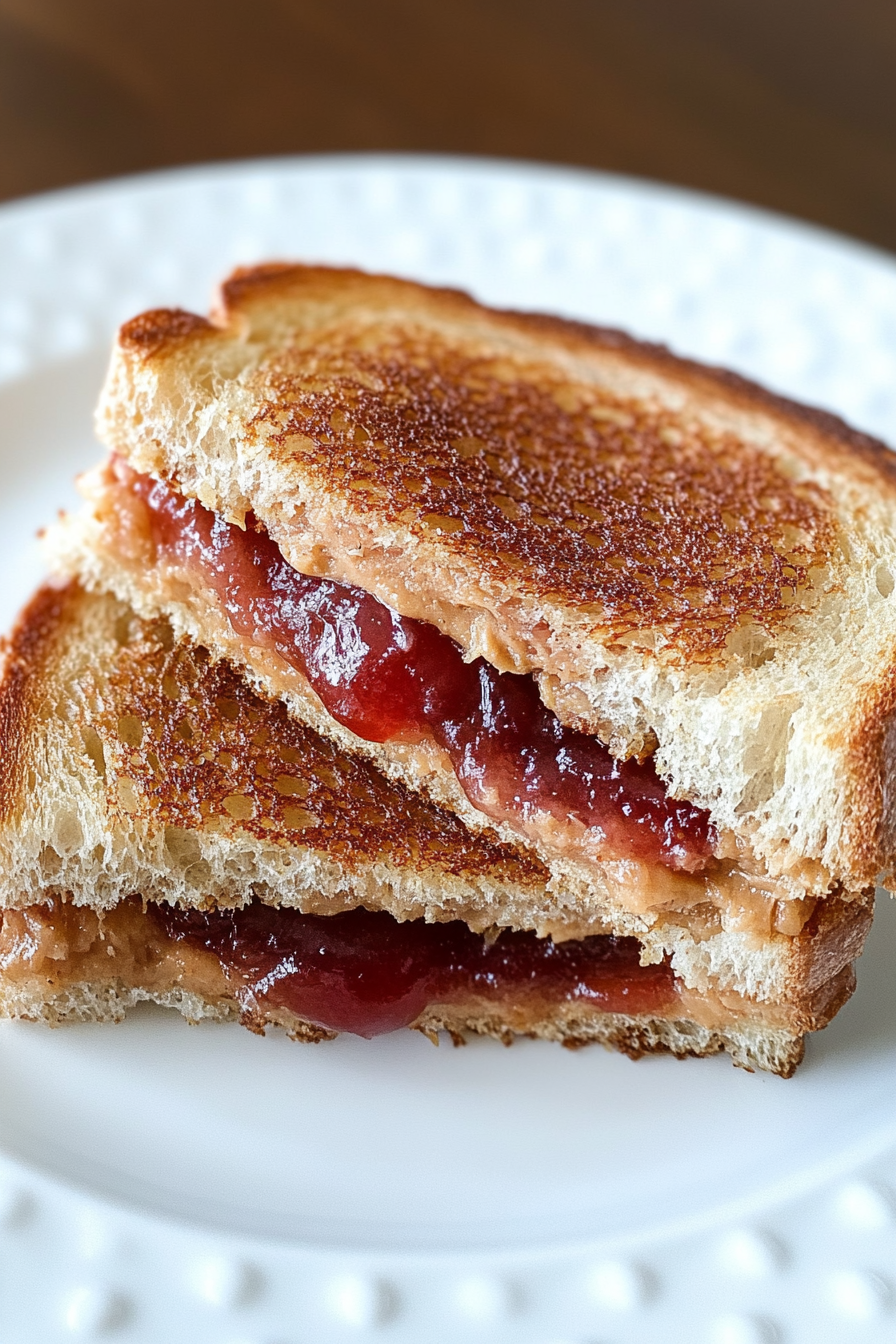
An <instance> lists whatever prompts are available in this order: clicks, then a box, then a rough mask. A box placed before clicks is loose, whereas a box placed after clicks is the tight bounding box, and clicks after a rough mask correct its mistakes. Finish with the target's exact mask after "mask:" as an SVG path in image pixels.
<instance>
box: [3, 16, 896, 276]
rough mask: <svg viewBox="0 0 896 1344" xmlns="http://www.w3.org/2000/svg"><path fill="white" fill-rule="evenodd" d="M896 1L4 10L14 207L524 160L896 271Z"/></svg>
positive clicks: (6, 167)
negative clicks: (609, 174) (300, 161)
mask: <svg viewBox="0 0 896 1344" xmlns="http://www.w3.org/2000/svg"><path fill="white" fill-rule="evenodd" d="M894 70H896V0H549V3H547V2H546V0H366V2H365V0H152V3H151V4H138V3H134V2H133V0H130V2H129V0H0V196H2V197H10V196H16V195H20V194H22V193H25V192H32V191H41V190H44V189H46V188H49V187H56V186H62V185H66V184H68V183H72V182H78V181H83V180H85V179H90V178H97V177H105V176H107V175H110V174H115V173H125V172H132V171H136V170H140V169H144V168H154V167H159V166H162V165H167V164H180V163H189V162H197V161H202V160H209V159H222V158H233V157H242V156H247V155H256V154H285V153H303V152H308V151H318V150H344V149H407V150H436V151H449V152H460V153H473V154H494V155H511V156H520V157H526V158H534V159H543V160H554V161H560V162H566V163H575V164H585V165H593V166H596V167H602V168H612V169H616V170H621V171H623V172H631V173H638V174H643V175H646V176H648V177H657V178H664V179H666V180H669V181H675V182H681V183H685V184H688V185H691V186H696V187H702V188H706V189H708V190H710V191H717V192H722V193H725V194H728V195H732V196H739V197H741V198H744V199H747V200H751V201H754V202H757V203H760V204H762V205H767V206H771V207H773V208H775V209H779V210H785V211H789V212H791V213H794V214H797V215H802V216H804V217H805V218H808V219H813V220H816V221H818V222H820V223H823V224H827V225H831V226H833V227H834V228H838V229H843V230H845V231H847V232H849V233H853V234H856V235H858V236H860V237H862V238H866V239H868V240H870V241H873V242H876V243H880V244H882V245H883V246H885V247H890V248H892V249H894V250H896V93H894V86H896V77H894Z"/></svg>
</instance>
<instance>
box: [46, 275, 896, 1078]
mask: <svg viewBox="0 0 896 1344" xmlns="http://www.w3.org/2000/svg"><path fill="white" fill-rule="evenodd" d="M98 427H99V432H100V436H101V438H102V439H103V440H104V441H105V443H106V445H107V446H108V448H109V449H110V452H111V455H110V457H109V459H108V460H107V461H106V462H104V463H103V464H102V465H101V466H100V467H99V468H97V469H96V470H95V471H93V472H92V473H90V474H88V476H86V477H85V478H83V480H82V489H83V492H84V494H85V496H86V501H87V504H86V508H85V510H84V511H83V512H82V513H80V514H77V515H73V516H69V517H63V518H61V519H60V521H59V522H58V523H57V524H56V525H55V526H54V527H53V528H52V529H50V532H49V534H48V547H49V550H50V553H51V556H52V559H53V564H54V567H55V568H56V570H57V572H58V573H59V574H60V575H61V576H63V577H66V578H69V579H73V580H77V582H78V583H79V584H80V585H81V587H82V588H83V589H86V590H88V591H90V592H92V593H97V594H112V595H113V596H114V597H115V598H116V600H118V601H119V602H122V603H125V604H127V606H128V608H129V609H131V610H133V611H134V612H135V613H136V614H137V616H138V617H139V618H140V619H142V620H144V621H150V622H152V621H157V620H164V621H166V622H167V623H168V626H169V627H170V629H171V631H172V637H173V638H174V639H175V640H176V641H183V640H186V641H187V642H188V644H189V646H190V647H195V648H197V649H205V650H207V651H208V653H209V655H210V657H211V659H212V663H213V664H214V665H215V666H217V665H219V664H220V665H222V666H223V665H226V666H229V667H231V668H232V669H234V672H235V674H238V675H240V676H241V677H243V678H244V679H245V680H246V682H247V684H248V685H249V686H251V688H252V689H253V691H254V692H255V693H256V694H258V695H260V696H261V697H263V698H264V699H265V701H266V702H270V703H275V702H276V703H279V704H281V705H282V706H283V709H284V712H285V714H286V715H287V718H288V719H289V721H290V722H295V723H299V724H301V725H303V726H304V727H305V728H307V729H310V730H313V731H314V732H315V733H317V734H319V735H320V736H321V737H322V738H325V739H327V740H328V741H329V742H330V743H331V744H332V747H333V748H334V749H337V750H338V751H340V752H341V753H343V755H344V756H345V757H346V758H352V759H355V760H361V759H363V760H365V761H366V762H368V763H369V764H370V765H372V766H374V767H375V768H376V769H377V770H378V771H380V772H381V773H382V775H383V776H384V777H386V778H387V779H388V780H389V781H391V783H393V784H394V785H396V786H399V785H400V786H401V787H402V788H404V789H405V790H407V791H409V792H410V793H413V794H415V795H417V796H418V797H420V798H421V799H426V800H427V801H428V802H429V803H430V804H432V805H434V806H435V807H437V808H439V809H441V810H443V811H447V812H450V813H452V814H453V815H454V816H455V817H456V818H457V820H458V821H459V822H460V823H461V824H462V826H463V828H464V830H465V831H466V832H467V833H468V834H469V835H473V836H487V837H494V838H496V839H497V841H499V842H500V843H502V844H503V845H504V846H506V847H508V848H509V849H512V850H513V851H514V852H516V853H517V854H520V855H524V856H526V857H527V858H528V859H529V860H530V861H532V862H537V863H538V864H539V865H540V867H541V870H542V871H543V874H544V880H543V881H541V882H539V883H536V884H534V885H532V886H530V887H529V888H528V889H527V891H526V892H525V893H522V892H518V893H517V894H516V896H514V898H513V899H510V898H509V896H508V895H507V893H505V892H504V891H503V890H502V889H501V888H500V886H499V885H496V886H495V888H494V890H493V891H491V892H490V894H489V899H488V902H487V904H488V921H487V923H488V926H489V927H492V928H495V929H500V930H506V931H507V932H508V934H510V933H521V934H526V933H532V934H534V935H535V936H537V937H538V938H540V939H550V942H551V944H552V945H553V946H563V945H564V944H565V943H567V942H576V941H581V940H582V939H587V938H589V937H591V936H609V937H615V938H618V939H634V940H636V941H637V944H638V946H639V949H640V950H639V961H640V962H641V963H643V964H644V965H654V966H660V965H668V966H669V967H670V968H671V972H672V974H673V976H674V977H675V978H676V981H677V982H678V983H679V984H681V985H682V986H684V987H685V988H686V989H687V990H688V991H689V992H693V993H696V994H698V995H709V996H713V997H714V998H716V999H718V998H719V997H720V996H721V997H722V998H725V999H726V1000H729V1001H730V1002H732V1003H734V1002H737V1003H739V1004H740V1003H750V1004H754V1005H765V1006H766V1007H767V1008H768V1009H769V1010H770V1011H771V1010H772V1009H773V1008H775V1009H783V1008H784V1007H785V1006H787V1007H788V1009H789V1008H792V1007H793V1006H794V1005H797V1004H799V1005H800V1007H799V1010H798V1012H799V1013H801V1014H802V1017H801V1018H800V1021H802V1022H803V1023H806V1022H809V1021H810V1020H811V1021H813V1022H816V1021H818V1022H820V1020H821V1017H823V1016H824V1014H825V1013H826V1012H827V1011H828V1009H827V1008H825V1009H824V1011H823V1012H821V1013H820V1015H819V1014H817V1013H816V1007H817V1003H818V999H817V996H818V994H819V993H820V992H821V990H822V987H826V988H827V990H828V991H830V999H829V1002H830V1003H834V1002H835V1001H837V1002H841V1001H842V997H843V994H842V985H843V984H845V983H846V980H847V978H848V977H849V976H851V974H852V971H851V969H850V968H851V965H852V962H853V961H854V959H855V957H856V956H857V954H858V952H859V951H860V949H861V943H862V939H863V937H864V933H865V932H866V931H867V927H868V922H869V919H870V900H871V894H872V891H873V886H874V883H875V881H877V880H883V881H887V880H888V878H889V875H890V874H891V873H892V870H893V866H894V865H893V850H894V843H896V842H894V836H896V827H894V823H893V820H892V816H891V815H890V813H891V810H892V809H891V806H890V804H889V799H890V797H891V794H892V786H891V780H890V767H889V760H890V757H891V755H892V751H891V748H890V747H889V746H888V743H889V741H890V737H891V735H892V734H891V733H890V731H889V728H888V724H889V722H890V717H891V714H892V707H893V700H894V696H896V691H894V683H893V677H892V671H891V669H892V667H893V666H894V657H893V655H894V645H896V616H894V611H896V606H894V602H893V601H891V597H892V594H893V590H894V586H896V578H894V576H896V542H894V539H893V538H894V535H896V534H894V529H893V521H894V499H896V464H894V461H893V459H892V458H891V456H890V454H889V452H888V450H887V449H886V448H885V447H884V446H883V445H881V444H879V443H876V442H875V441H873V440H871V439H869V438H867V437H866V436H864V435H861V434H858V433H856V432H854V431H852V430H850V429H849V428H848V427H847V426H845V425H843V424H842V423H841V422H840V421H838V420H836V419H835V418H833V417H831V416H827V415H825V414H823V413H820V412H814V411H809V410H807V409H805V408H802V407H799V406H796V405H794V404H792V403H790V402H787V401H784V400H783V399H781V398H777V397H774V396H772V395H771V394H768V393H766V392H764V391H762V390H761V389H759V388H757V387H754V386H753V385H751V384H748V383H746V382H745V381H743V380H741V379H739V378H737V377H735V376H733V375H730V374H726V373H723V372H720V371H717V370H712V369H707V368H705V367H703V366H700V365H696V364H693V363H691V362H688V361H685V360H680V359H676V358H675V357H673V356H672V355H670V354H669V353H668V352H667V351H665V350H662V349H660V348H657V347H652V346H646V345H644V344H642V343H639V342H637V341H634V340H632V339H631V338H629V337H626V336H624V335H622V334H621V333H619V332H615V331H607V330H602V329H597V328H591V327H585V326H583V325H581V324H577V323H572V322H566V321H563V320H560V319H556V318H548V317H541V316H532V315H525V314H518V313H503V312H497V311H494V310H490V309H487V308H484V307H482V306H481V305H479V304H477V303H475V302H474V301H473V300H472V299H470V298H468V297H467V296H465V295H462V294H458V293H455V292H453V291H445V290H433V289H429V288H426V287H424V286H420V285H416V284H413V283H410V282H407V281H400V280H395V279H390V278H388V277H378V276H369V275H364V274H361V273H359V272H356V271H348V270H334V269H329V268H322V267H303V266H280V265H273V266H266V267H260V268H255V269H253V270H248V271H238V272H236V273H235V274H234V275H233V276H232V277H231V279H230V280H229V281H227V282H226V283H225V284H224V286H223V287H222V290H221V296H220V300H219V304H218V307H217V309H216V310H215V312H214V313H213V315H212V317H211V318H210V319H206V318H202V317H199V316H196V315H194V314H190V313H185V312H182V311H178V310H157V311H153V312H150V313H146V314H143V315H142V316H140V317H138V318H135V319H134V320H133V321H131V322H129V323H127V324H125V326H124V327H123V328H122V330H121V332H120V334H119V337H118V341H117V343H116V347H115V350H114V352H113V358H112V364H111V367H110V371H109V375H108V378H107V382H106V386H105V390H104V392H103V396H102V399H101V403H100V407H99V412H98ZM202 871H203V870H201V869H200V872H202ZM204 883H205V879H204V877H203V878H197V886H196V889H195V899H196V900H197V901H198V902H199V903H201V901H202V899H204V893H203V885H204ZM178 899H179V900H181V902H182V903H183V902H184V901H187V903H189V901H188V900H187V897H186V895H185V894H182V895H181V896H180V897H179V898H178ZM361 903H362V904H366V903H367V902H366V901H365V900H362V901H361ZM391 912H392V914H393V915H394V916H395V917H396V918H398V919H399V920H410V919H414V918H416V917H417V914H418V907H415V906H414V905H413V903H409V904H407V905H403V904H402V903H401V902H400V901H399V902H397V903H396V904H394V905H393V906H392V907H391ZM464 918H466V916H464ZM470 927H473V925H470ZM502 936H503V935H502ZM835 985H839V986H841V988H838V989H837V990H836V991H835V990H834V986H835ZM813 1004H814V1005H816V1007H812V1006H811V1005H813ZM813 1014H816V1015H815V1016H813ZM803 1029H810V1028H803ZM803 1029H801V1030H800V1031H794V1032H793V1036H794V1039H795V1038H796V1036H801V1035H802V1030H803ZM799 1048H800V1047H798V1046H794V1048H793V1051H792V1052H791V1055H790V1060H791V1063H790V1064H784V1063H782V1060H781V1059H779V1060H778V1062H777V1064H776V1065H774V1067H779V1069H780V1071H782V1072H786V1071H788V1070H789V1068H790V1067H792V1062H793V1061H794V1060H795V1059H796V1058H797V1054H798V1050H799Z"/></svg>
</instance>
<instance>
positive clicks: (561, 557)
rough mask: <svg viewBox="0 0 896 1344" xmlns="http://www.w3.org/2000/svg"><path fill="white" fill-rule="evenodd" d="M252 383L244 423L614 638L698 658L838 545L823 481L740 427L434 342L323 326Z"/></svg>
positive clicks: (778, 603) (310, 469) (783, 612)
mask: <svg viewBox="0 0 896 1344" xmlns="http://www.w3.org/2000/svg"><path fill="white" fill-rule="evenodd" d="M368 341H369V342H370V344H371V345H374V344H375V346H376V351H375V353H373V352H372V351H371V350H370V349H365V345H366V344H367V342H368ZM258 394H259V398H260V400H261V405H260V406H259V410H258V412H257V416H256V419H255V423H256V424H257V425H259V426H264V428H265V429H266V430H268V431H269V433H268V435H267V440H268V442H269V443H272V444H274V445H276V447H275V449H274V451H275V453H276V454H278V455H282V456H286V457H292V458H294V459H296V460H298V461H301V464H302V469H303V471H304V472H305V473H306V474H307V476H308V478H309V479H313V480H314V481H315V483H316V484H317V485H318V486H319V487H320V488H321V489H323V490H330V489H334V488H335V489H337V490H338V491H340V492H341V491H343V490H350V491H351V492H352V497H353V501H354V504H355V507H356V508H358V509H360V510H366V511H368V512H369V513H370V514H372V515H374V516H377V517H381V518H382V519H383V520H384V521H386V522H388V523H395V522H398V523H404V524H406V525H408V526H409V527H410V528H411V530H412V531H413V532H414V533H416V534H418V535H426V534H427V533H429V534H432V533H437V534H439V536H440V537H441V539H442V542H443V544H444V545H445V546H446V547H447V548H449V549H450V550H453V551H457V552H459V553H463V554H466V555H467V556H469V557H472V558H475V560H476V562H477V563H478V564H479V565H481V567H482V569H483V570H484V571H485V573H486V574H487V575H488V577H489V579H490V580H491V581H492V583H493V584H495V585H498V584H500V583H502V582H504V581H507V580H513V582H514V585H515V587H517V588H518V590H519V591H521V592H523V593H525V594H527V595H531V596H539V595H541V594H543V593H545V592H550V593H551V595H552V598H553V600H554V601H557V602H563V603H568V604H571V605H573V606H575V607H576V608H577V609H579V610H580V611H581V610H582V609H583V608H588V607H591V608H592V609H593V611H592V614H593V616H594V618H595V623H596V625H598V626H599V627H600V628H601V629H603V630H606V631H608V632H610V633H611V634H612V635H613V636H615V637H617V638H618V637H621V636H624V635H626V634H628V633H630V632H633V631H641V630H645V629H649V628H659V629H661V630H662V631H663V633H664V635H665V637H666V639H668V640H669V642H670V643H673V644H675V645H676V646H678V647H679V648H680V649H681V650H682V651H686V652H687V653H688V654H689V655H691V656H695V655H700V654H706V653H710V652H712V651H714V650H717V649H719V648H723V647H724V645H725V641H726V639H727V637H728V636H729V635H730V633H731V632H732V630H734V629H735V628H736V627H737V626H738V624H739V623H741V622H742V621H743V620H744V619H745V618H753V619H755V620H756V621H757V622H758V623H760V624H762V625H763V626H764V627H765V628H766V629H773V628H774V627H775V626H776V625H777V624H778V623H779V622H780V621H782V620H784V619H785V618H786V617H787V615H788V612H789V611H790V609H791V607H792V604H793V603H794V601H795V600H797V597H798V594H802V593H804V592H805V591H806V590H807V588H808V587H809V572H810V570H811V569H812V567H813V566H817V565H821V564H823V563H824V560H825V558H826V556H827V553H828V551H829V549H830V547H831V545H832V537H833V527H832V522H831V519H830V516H829V512H828V508H827V501H826V500H825V498H824V494H823V492H822V491H821V490H820V489H819V488H818V487H817V486H815V485H814V484H812V483H805V484H797V483H795V482H794V481H792V480H788V479H787V477H785V476H784V475H783V473H782V472H781V471H780V470H779V469H778V468H777V467H776V466H775V464H774V463H773V462H771V461H770V460H769V459H768V458H767V457H765V456H763V455H762V454H761V453H759V452H757V451H755V450H750V449H745V448H744V445H743V444H742V443H740V442H738V441H737V440H736V439H734V437H733V436H732V435H730V434H728V435H726V434H724V433H719V434H718V435H717V436H715V437H710V436H709V434H708V433H707V431H706V429H705V428H702V427H699V426H694V428H693V429H692V430H691V431H687V430H683V429H682V426H681V424H680V421H677V420H676V418H674V417H673V416H671V415H670V414H669V413H668V412H666V413H664V412H662V411H661V410H654V409H652V408H651V407H650V406H649V405H646V404H643V403H641V402H638V401H636V400H628V401H626V400H621V399H619V398H611V397H609V396H607V395H600V394H599V393H597V392H596V391H595V390H594V389H591V388H587V387H582V386H581V385H574V384H572V383H568V382H564V381H562V380H561V379H559V378H558V377H557V375H556V373H555V372H554V371H553V370H549V369H545V368H541V369H539V368H537V367H533V368H531V369H530V370H520V369H519V368H518V367H511V368H508V367H507V366H506V365H505V364H504V363H503V362H502V360H501V359H500V358H492V357H489V356H488V355H483V356H482V357H481V358H478V359H477V358H473V357H470V356H468V355H466V354H462V353H460V352H458V351H456V350H453V349H452V348H451V347H450V345H448V344H446V343H444V342H442V341H439V340H436V339H434V338H431V337H426V336H423V335H421V336H420V337H419V339H417V340H411V339H409V337H408V336H407V335H398V334H395V335H393V333H392V332H390V331H389V329H388V327H386V328H373V329H371V330H370V331H368V332H366V333H364V334H363V335H362V336H360V337H359V338H358V340H357V342H354V341H352V342H346V343H342V342H341V341H340V340H339V338H338V336H337V337H335V338H334V339H332V340H328V339H327V336H326V335H324V336H323V337H322V338H321V337H316V338H315V340H314V342H313V345H312V346H311V347H310V348H309V347H305V348H302V347H298V346H296V347H294V348H292V349H291V350H288V351H284V352H283V353H281V354H280V355H278V357H277V358H276V360H274V361H272V363H271V365H269V366H267V367H266V368H265V369H264V371H263V374H262V375H260V378H259V385H258Z"/></svg>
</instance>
